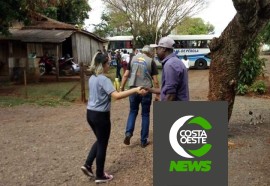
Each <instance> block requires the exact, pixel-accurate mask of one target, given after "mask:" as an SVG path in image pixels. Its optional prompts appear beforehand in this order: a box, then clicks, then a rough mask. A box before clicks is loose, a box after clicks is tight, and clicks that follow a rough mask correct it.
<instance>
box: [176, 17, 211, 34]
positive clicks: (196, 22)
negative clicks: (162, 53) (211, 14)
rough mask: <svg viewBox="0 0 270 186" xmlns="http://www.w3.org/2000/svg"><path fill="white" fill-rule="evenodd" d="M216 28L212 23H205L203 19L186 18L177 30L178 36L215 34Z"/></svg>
mask: <svg viewBox="0 0 270 186" xmlns="http://www.w3.org/2000/svg"><path fill="white" fill-rule="evenodd" d="M214 29H215V27H214V26H213V25H212V24H210V23H204V21H203V20H202V18H191V17H186V18H185V19H184V20H183V21H182V22H181V23H180V25H178V26H177V27H176V28H175V31H176V33H177V34H182V35H196V34H209V33H211V32H213V31H214Z"/></svg>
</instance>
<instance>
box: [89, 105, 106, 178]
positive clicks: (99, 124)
mask: <svg viewBox="0 0 270 186" xmlns="http://www.w3.org/2000/svg"><path fill="white" fill-rule="evenodd" d="M87 121H88V123H89V125H90V127H91V128H92V130H93V132H94V134H95V136H96V138H97V140H96V142H95V143H94V144H93V145H92V148H91V150H90V152H89V154H88V157H87V159H86V162H85V164H86V165H88V166H92V164H93V161H94V159H96V176H97V177H102V176H103V175H104V164H105V159H106V151H107V146H108V142H109V138H110V133H111V121H110V112H97V111H92V110H87Z"/></svg>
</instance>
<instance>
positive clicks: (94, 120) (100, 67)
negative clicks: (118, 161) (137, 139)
mask: <svg viewBox="0 0 270 186" xmlns="http://www.w3.org/2000/svg"><path fill="white" fill-rule="evenodd" d="M92 61H93V62H94V64H92V65H91V69H90V71H91V74H92V75H91V77H90V78H89V99H88V104H87V121H88V124H89V125H90V127H91V129H92V130H93V132H94V134H95V136H96V139H97V140H96V141H95V142H94V144H93V145H92V147H91V150H90V152H89V154H88V157H87V159H86V161H85V164H84V165H83V166H82V167H81V170H82V171H83V173H84V174H85V175H87V176H90V177H92V176H94V174H93V170H92V164H93V161H94V160H95V159H96V179H95V182H96V183H102V182H108V181H110V180H112V179H113V175H110V174H107V173H105V171H104V164H105V159H106V151H107V146H108V142H109V138H110V132H111V121H110V109H111V97H113V98H115V99H122V98H125V97H128V96H130V95H131V94H135V93H141V87H136V88H133V89H130V90H127V91H124V92H117V91H116V90H115V88H114V86H113V84H112V82H111V80H110V79H109V78H107V77H106V76H105V74H106V73H107V72H108V71H109V68H110V64H109V58H108V55H107V54H102V53H101V52H98V53H97V54H96V55H95V57H94V60H92Z"/></svg>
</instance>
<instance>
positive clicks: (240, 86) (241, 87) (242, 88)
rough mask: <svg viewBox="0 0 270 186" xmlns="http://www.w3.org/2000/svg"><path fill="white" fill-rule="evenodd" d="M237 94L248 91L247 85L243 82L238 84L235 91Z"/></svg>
mask: <svg viewBox="0 0 270 186" xmlns="http://www.w3.org/2000/svg"><path fill="white" fill-rule="evenodd" d="M236 93H237V94H238V95H245V94H247V93H248V86H247V85H243V84H238V87H237V92H236Z"/></svg>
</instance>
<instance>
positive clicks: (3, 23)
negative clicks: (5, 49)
mask: <svg viewBox="0 0 270 186" xmlns="http://www.w3.org/2000/svg"><path fill="white" fill-rule="evenodd" d="M23 4H24V3H23V1H20V0H9V1H6V0H0V34H5V35H7V34H8V33H9V32H8V28H9V27H10V25H11V23H12V21H13V20H20V21H24V18H25V15H26V11H25V8H24V6H23Z"/></svg>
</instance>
